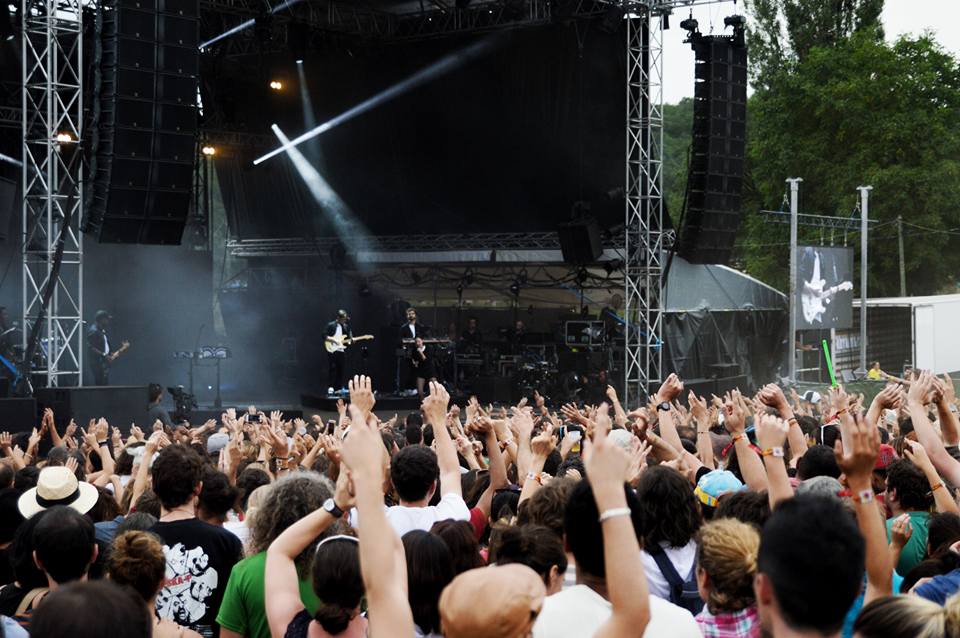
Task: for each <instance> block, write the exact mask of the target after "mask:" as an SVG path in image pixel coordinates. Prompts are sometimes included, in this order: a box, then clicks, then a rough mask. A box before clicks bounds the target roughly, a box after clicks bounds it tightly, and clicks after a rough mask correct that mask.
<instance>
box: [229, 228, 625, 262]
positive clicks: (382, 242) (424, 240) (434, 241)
mask: <svg viewBox="0 0 960 638" xmlns="http://www.w3.org/2000/svg"><path fill="white" fill-rule="evenodd" d="M604 243H605V245H606V246H608V247H613V246H617V245H623V240H622V238H613V239H611V240H610V241H607V242H604ZM338 245H340V240H338V239H337V238H335V237H319V238H317V239H315V240H313V239H301V238H287V239H231V240H229V241H228V242H227V249H228V250H229V251H230V252H231V254H232V255H233V256H234V257H305V256H307V257H308V256H311V255H312V256H316V255H318V254H326V253H327V252H328V251H329V250H330V249H331V248H333V247H335V246H338ZM425 246H428V247H429V251H431V252H445V251H491V250H503V251H508V250H511V251H512V250H560V240H559V239H558V238H557V233H555V232H536V233H465V234H447V235H381V236H374V237H371V238H370V243H369V250H370V251H372V252H423V251H424V250H425V249H424V247H425Z"/></svg>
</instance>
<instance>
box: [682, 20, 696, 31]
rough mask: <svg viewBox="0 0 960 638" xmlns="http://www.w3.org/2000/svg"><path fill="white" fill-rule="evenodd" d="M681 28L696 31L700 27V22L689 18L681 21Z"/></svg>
mask: <svg viewBox="0 0 960 638" xmlns="http://www.w3.org/2000/svg"><path fill="white" fill-rule="evenodd" d="M680 28H681V29H683V30H684V31H689V32H690V33H696V32H697V31H698V30H699V28H700V23H699V22H697V21H696V20H695V19H693V18H687V19H686V20H684V21H683V22H681V23H680Z"/></svg>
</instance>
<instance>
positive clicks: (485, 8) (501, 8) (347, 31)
mask: <svg viewBox="0 0 960 638" xmlns="http://www.w3.org/2000/svg"><path fill="white" fill-rule="evenodd" d="M617 4H618V2H616V1H614V0H568V1H567V2H566V3H563V4H562V5H558V4H557V2H555V1H554V0H520V1H519V2H513V3H506V2H477V3H473V4H471V5H470V6H469V7H467V8H464V9H456V8H453V7H437V6H434V8H431V9H429V10H424V11H417V12H413V13H402V14H393V13H388V12H385V11H377V10H375V9H370V8H367V7H363V6H357V5H358V3H356V2H327V3H317V2H308V1H303V2H300V3H298V4H296V5H293V6H292V7H290V9H289V13H288V12H286V11H285V12H282V13H278V14H276V15H274V16H272V19H271V24H270V36H271V37H270V41H269V42H266V43H264V42H261V41H260V40H258V39H257V37H256V34H255V33H254V29H253V28H252V27H251V28H249V29H246V30H245V31H242V32H240V33H237V34H236V35H234V36H231V37H229V38H226V39H224V40H223V41H222V42H219V43H217V44H215V45H213V47H211V48H212V49H220V50H221V51H222V52H223V54H225V55H229V56H242V55H253V54H262V53H269V52H283V51H289V44H290V41H289V27H290V25H291V24H294V23H299V24H302V25H305V26H307V27H309V32H308V36H307V37H308V41H307V43H306V44H307V46H308V48H316V47H319V46H322V44H323V42H324V40H325V39H329V37H330V36H331V35H332V36H346V37H352V38H362V39H367V40H373V41H377V42H384V43H389V42H409V41H415V40H427V39H432V38H439V37H445V36H449V35H462V34H467V33H484V32H489V31H499V30H504V29H514V28H523V27H530V26H537V25H542V24H548V23H550V22H552V21H555V20H569V19H582V18H593V17H598V16H600V15H603V14H604V13H605V12H606V11H609V10H610V9H611V8H612V7H614V6H615V5H617ZM201 11H202V13H201V19H202V23H203V25H204V30H205V34H204V35H207V36H210V37H212V36H215V35H216V31H218V30H219V31H225V30H226V29H229V28H230V27H231V26H233V25H234V24H236V23H239V22H240V21H242V20H245V19H250V18H255V17H256V16H257V12H258V11H259V7H258V6H255V5H249V6H248V5H247V4H246V3H244V2H241V1H238V0H205V1H204V2H202V3H201ZM224 16H228V19H227V20H224V19H223V17H224Z"/></svg>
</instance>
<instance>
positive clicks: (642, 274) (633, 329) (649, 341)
mask: <svg viewBox="0 0 960 638" xmlns="http://www.w3.org/2000/svg"><path fill="white" fill-rule="evenodd" d="M633 11H634V13H629V14H627V16H626V22H627V65H626V74H627V77H626V88H627V96H626V100H627V109H626V116H627V118H626V159H625V169H626V177H625V184H624V190H625V195H626V197H625V199H626V210H625V226H624V270H625V277H624V303H625V305H624V314H625V318H626V321H625V322H624V357H625V361H624V401H625V402H626V403H628V404H629V403H633V402H638V401H643V400H645V399H646V398H647V397H648V396H649V394H650V392H651V391H655V388H652V386H653V385H655V384H659V382H660V381H661V380H662V379H661V377H662V369H663V349H662V343H663V342H662V339H661V335H662V329H663V310H664V308H663V281H662V276H663V248H664V245H663V239H664V238H663V232H662V230H663V90H662V80H663V29H662V23H661V20H660V19H659V17H658V15H657V8H656V3H653V2H651V3H650V4H649V5H648V4H643V5H638V6H637V7H635V8H633Z"/></svg>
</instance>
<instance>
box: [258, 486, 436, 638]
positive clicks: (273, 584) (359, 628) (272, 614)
mask: <svg viewBox="0 0 960 638" xmlns="http://www.w3.org/2000/svg"><path fill="white" fill-rule="evenodd" d="M341 477H342V479H341V480H340V481H339V482H338V483H337V489H336V494H334V496H333V499H332V503H331V502H328V503H327V506H324V507H323V508H322V509H319V510H317V511H315V512H312V513H310V514H308V515H307V516H305V517H304V518H302V519H301V520H299V521H297V522H296V523H294V524H293V525H291V526H290V527H288V528H287V529H286V531H284V532H283V533H282V534H280V535H279V536H278V537H277V539H276V540H275V541H273V542H272V543H271V544H270V548H269V549H268V550H267V562H266V572H265V580H264V585H265V587H266V606H265V608H266V612H267V620H268V622H269V629H270V632H271V634H272V635H273V636H284V638H307V637H308V636H309V637H310V638H333V637H337V638H362V637H363V636H366V633H367V619H366V618H364V617H363V616H362V615H360V601H361V600H362V598H363V595H364V592H365V589H364V585H363V576H362V574H361V573H360V547H359V541H358V540H357V539H356V538H355V537H354V536H352V535H346V534H336V535H333V536H327V537H326V538H324V539H323V540H321V541H320V542H319V543H318V544H317V545H316V552H315V554H316V555H315V556H314V558H313V568H312V582H311V589H312V590H313V593H314V595H315V596H316V597H318V598H319V599H320V600H322V601H323V603H321V604H320V605H319V607H318V608H317V609H316V611H314V612H310V611H309V610H307V608H306V607H305V606H304V604H303V602H302V600H301V594H300V588H299V587H298V585H297V568H296V564H295V562H294V561H295V559H296V557H297V556H299V555H301V554H302V552H303V551H304V550H305V549H307V548H308V547H311V546H312V545H313V544H314V543H315V542H316V540H317V538H318V537H321V535H322V534H323V533H324V532H325V531H327V530H328V529H330V528H331V527H333V526H334V525H335V524H336V523H337V522H338V521H339V514H340V513H341V512H346V511H348V510H349V509H350V508H351V507H352V506H353V498H352V497H351V496H350V493H349V490H348V488H347V473H346V472H344V473H343V474H341ZM329 506H332V507H329ZM261 514H262V512H261ZM261 514H258V515H257V516H258V517H259V516H260V515H261ZM441 542H442V541H441Z"/></svg>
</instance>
